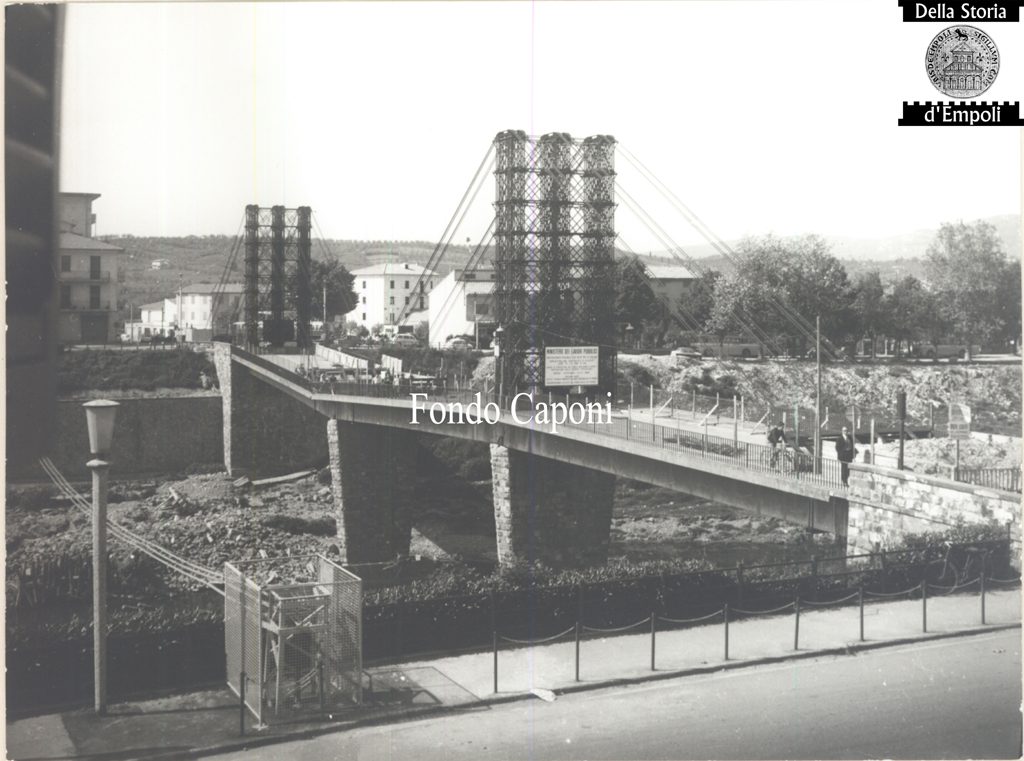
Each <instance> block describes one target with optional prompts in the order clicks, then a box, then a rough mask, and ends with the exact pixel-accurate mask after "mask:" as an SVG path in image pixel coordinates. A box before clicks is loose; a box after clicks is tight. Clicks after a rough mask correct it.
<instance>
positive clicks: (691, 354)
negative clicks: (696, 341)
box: [669, 346, 700, 362]
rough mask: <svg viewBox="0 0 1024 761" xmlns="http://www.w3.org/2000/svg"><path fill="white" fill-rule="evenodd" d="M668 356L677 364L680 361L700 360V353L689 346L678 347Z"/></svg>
mask: <svg viewBox="0 0 1024 761" xmlns="http://www.w3.org/2000/svg"><path fill="white" fill-rule="evenodd" d="M669 355H670V356H671V357H672V359H674V360H676V361H677V362H678V361H679V360H680V359H700V352H699V351H697V350H696V349H694V348H693V347H691V346H680V347H679V348H678V349H673V350H672V351H671V352H669Z"/></svg>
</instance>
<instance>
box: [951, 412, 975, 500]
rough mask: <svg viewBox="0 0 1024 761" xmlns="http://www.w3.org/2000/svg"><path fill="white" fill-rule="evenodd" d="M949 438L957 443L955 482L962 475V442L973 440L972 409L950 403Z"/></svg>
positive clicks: (954, 469)
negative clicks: (962, 440) (963, 440)
mask: <svg viewBox="0 0 1024 761" xmlns="http://www.w3.org/2000/svg"><path fill="white" fill-rule="evenodd" d="M949 438H951V439H953V440H954V441H956V460H955V463H954V465H953V480H954V481H955V480H956V479H957V478H958V477H959V475H960V440H961V439H969V438H971V408H970V407H969V406H968V405H966V404H959V403H956V402H950V403H949Z"/></svg>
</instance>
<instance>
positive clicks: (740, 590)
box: [736, 560, 743, 605]
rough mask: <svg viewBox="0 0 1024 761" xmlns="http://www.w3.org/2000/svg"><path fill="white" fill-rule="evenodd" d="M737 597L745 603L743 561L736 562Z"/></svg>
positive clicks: (741, 602)
mask: <svg viewBox="0 0 1024 761" xmlns="http://www.w3.org/2000/svg"><path fill="white" fill-rule="evenodd" d="M736 597H737V598H738V599H739V601H740V604H741V605H742V604H743V561H742V560H741V561H739V562H738V563H737V564H736Z"/></svg>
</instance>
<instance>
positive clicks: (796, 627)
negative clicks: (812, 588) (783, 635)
mask: <svg viewBox="0 0 1024 761" xmlns="http://www.w3.org/2000/svg"><path fill="white" fill-rule="evenodd" d="M793 611H794V613H795V614H796V615H795V616H794V617H793V649H794V650H799V649H800V595H797V596H796V597H795V598H794V599H793Z"/></svg>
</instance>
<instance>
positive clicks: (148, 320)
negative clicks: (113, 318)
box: [122, 301, 173, 343]
mask: <svg viewBox="0 0 1024 761" xmlns="http://www.w3.org/2000/svg"><path fill="white" fill-rule="evenodd" d="M129 311H130V312H131V311H132V310H131V309H130V308H129ZM136 317H138V319H135V318H136ZM172 330H173V327H172V326H171V325H170V324H169V323H167V322H165V321H164V302H163V301H154V302H153V303H152V304H143V305H142V306H141V307H139V312H138V314H130V319H129V320H128V321H126V322H125V324H124V333H123V334H122V338H123V339H124V340H125V341H132V342H134V343H137V342H139V341H141V340H142V339H144V338H152V337H153V336H165V335H168V334H169V333H170V332H171V331H172Z"/></svg>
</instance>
